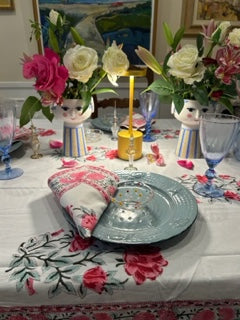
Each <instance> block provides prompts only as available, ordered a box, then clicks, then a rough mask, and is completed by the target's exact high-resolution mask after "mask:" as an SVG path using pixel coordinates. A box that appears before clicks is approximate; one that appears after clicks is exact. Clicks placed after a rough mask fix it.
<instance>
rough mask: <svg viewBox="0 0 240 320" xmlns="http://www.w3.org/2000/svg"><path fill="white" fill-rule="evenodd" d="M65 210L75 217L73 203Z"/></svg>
mask: <svg viewBox="0 0 240 320" xmlns="http://www.w3.org/2000/svg"><path fill="white" fill-rule="evenodd" d="M65 210H66V211H67V213H68V214H69V215H70V217H73V205H72V204H71V205H68V206H66V207H65Z"/></svg>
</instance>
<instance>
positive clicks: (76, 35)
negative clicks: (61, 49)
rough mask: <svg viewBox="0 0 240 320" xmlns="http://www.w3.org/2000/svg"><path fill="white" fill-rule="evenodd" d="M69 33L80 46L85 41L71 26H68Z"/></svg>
mask: <svg viewBox="0 0 240 320" xmlns="http://www.w3.org/2000/svg"><path fill="white" fill-rule="evenodd" d="M70 31H71V35H72V37H73V40H74V41H75V42H76V44H80V45H81V46H82V45H84V44H85V41H84V40H83V38H82V37H81V36H80V34H79V33H78V32H77V30H76V29H75V28H73V27H71V28H70Z"/></svg>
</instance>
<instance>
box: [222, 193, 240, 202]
mask: <svg viewBox="0 0 240 320" xmlns="http://www.w3.org/2000/svg"><path fill="white" fill-rule="evenodd" d="M224 197H226V198H229V199H233V200H237V201H240V195H239V194H238V193H236V192H233V191H230V190H227V191H225V192H224Z"/></svg>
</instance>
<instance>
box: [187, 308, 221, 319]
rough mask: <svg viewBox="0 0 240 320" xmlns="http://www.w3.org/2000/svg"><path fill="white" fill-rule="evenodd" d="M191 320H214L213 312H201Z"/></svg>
mask: <svg viewBox="0 0 240 320" xmlns="http://www.w3.org/2000/svg"><path fill="white" fill-rule="evenodd" d="M192 320H216V318H215V313H214V311H211V310H203V311H200V312H198V313H197V314H196V315H195V316H193V318H192Z"/></svg>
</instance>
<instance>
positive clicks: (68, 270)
mask: <svg viewBox="0 0 240 320" xmlns="http://www.w3.org/2000/svg"><path fill="white" fill-rule="evenodd" d="M79 269H80V266H79V265H75V266H73V265H69V266H67V267H66V268H64V269H62V272H63V273H74V272H75V271H77V270H79Z"/></svg>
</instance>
